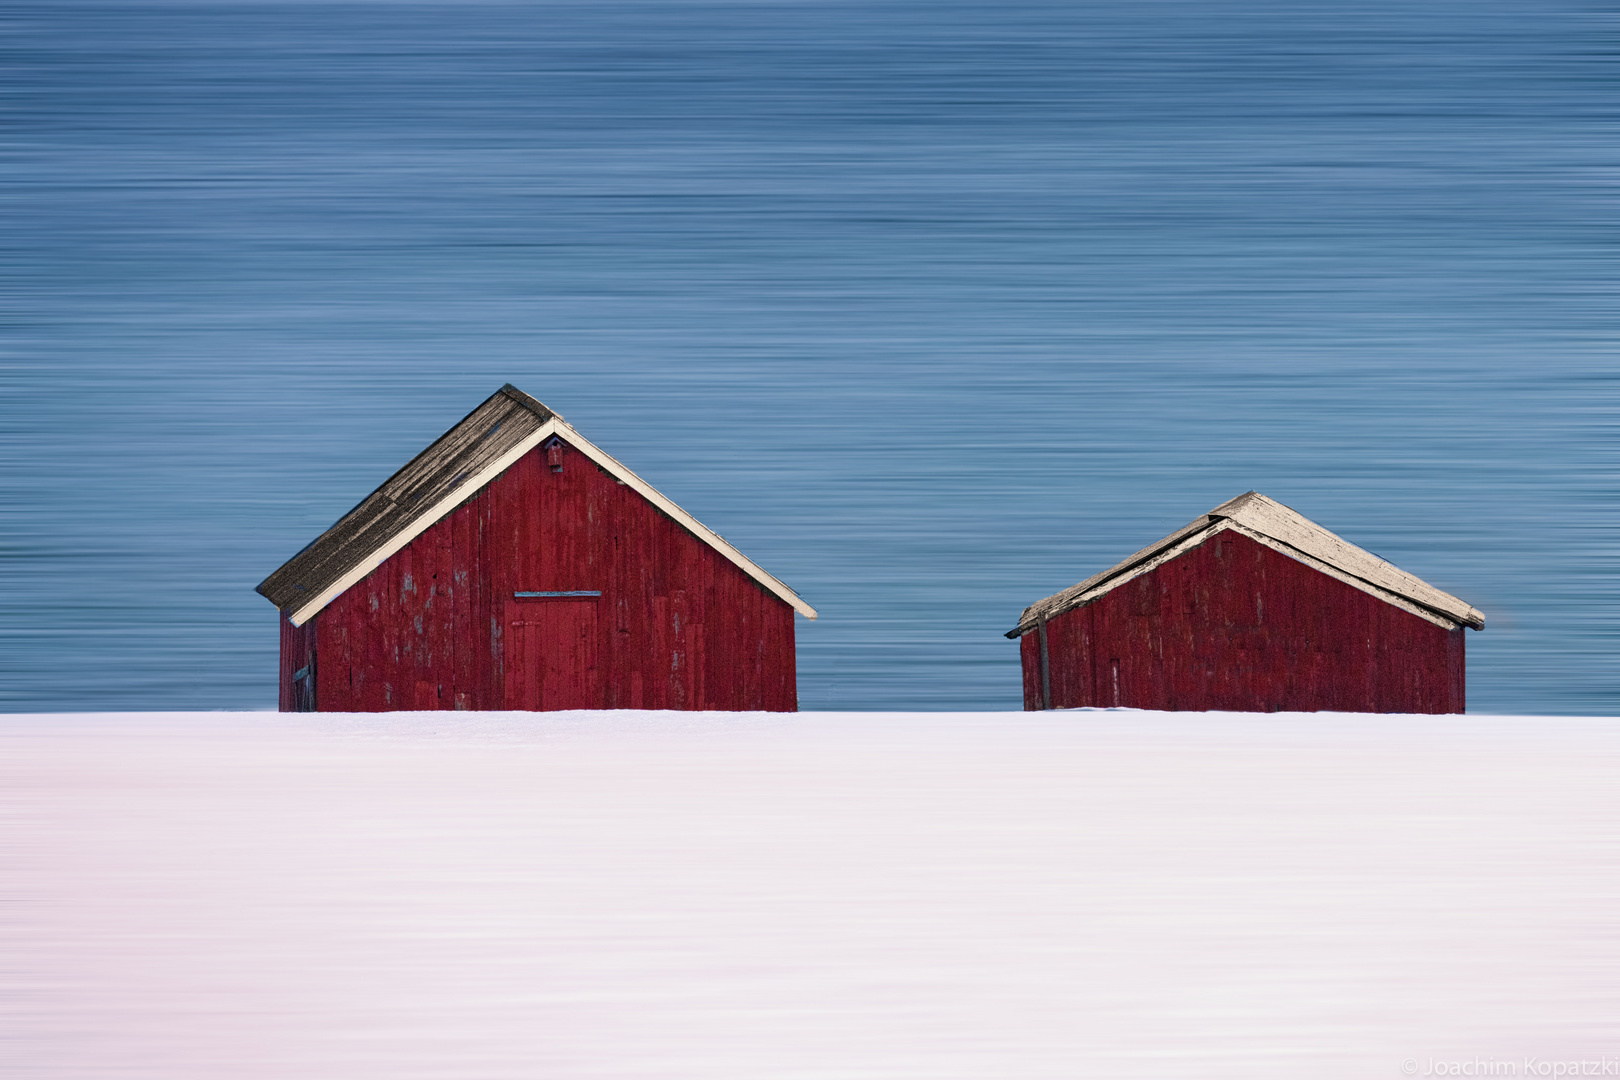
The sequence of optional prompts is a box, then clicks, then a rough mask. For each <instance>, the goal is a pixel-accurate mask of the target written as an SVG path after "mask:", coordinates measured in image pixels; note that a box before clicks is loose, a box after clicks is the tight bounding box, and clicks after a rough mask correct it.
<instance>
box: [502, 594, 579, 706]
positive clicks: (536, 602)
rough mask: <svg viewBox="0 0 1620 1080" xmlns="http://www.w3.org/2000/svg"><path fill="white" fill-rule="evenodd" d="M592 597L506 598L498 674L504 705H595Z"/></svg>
mask: <svg viewBox="0 0 1620 1080" xmlns="http://www.w3.org/2000/svg"><path fill="white" fill-rule="evenodd" d="M597 650H598V645H597V639H596V600H595V599H594V598H591V599H576V598H573V597H567V598H563V597H555V598H553V597H547V598H539V599H524V598H513V599H511V600H508V601H507V602H506V627H505V634H504V641H503V647H502V650H501V651H502V665H501V666H502V675H503V678H504V681H505V699H506V707H507V708H508V709H532V710H536V711H542V710H543V711H552V710H556V709H600V708H602V704H603V700H604V699H603V694H602V673H601V668H600V666H599V664H598V663H597V660H598V657H597Z"/></svg>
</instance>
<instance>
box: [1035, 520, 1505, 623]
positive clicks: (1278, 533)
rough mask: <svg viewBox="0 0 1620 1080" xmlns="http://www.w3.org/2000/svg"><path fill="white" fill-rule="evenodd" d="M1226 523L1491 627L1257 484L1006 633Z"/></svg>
mask: <svg viewBox="0 0 1620 1080" xmlns="http://www.w3.org/2000/svg"><path fill="white" fill-rule="evenodd" d="M1227 530H1231V531H1233V532H1238V533H1242V534H1243V535H1244V536H1247V537H1249V538H1250V539H1252V540H1256V541H1259V542H1260V543H1262V544H1264V545H1265V546H1266V547H1269V548H1271V549H1272V550H1274V551H1279V552H1281V553H1282V554H1284V555H1287V556H1288V557H1289V558H1292V559H1296V560H1298V561H1299V562H1302V563H1304V564H1305V565H1307V566H1310V567H1313V568H1314V569H1317V570H1320V571H1321V572H1322V573H1324V574H1327V575H1328V576H1329V577H1333V578H1337V579H1338V580H1340V581H1342V582H1344V583H1345V584H1347V585H1351V586H1354V587H1355V588H1357V589H1360V590H1361V591H1362V592H1365V593H1370V594H1371V595H1373V596H1376V597H1378V598H1379V599H1380V600H1383V601H1385V602H1386V603H1390V604H1394V605H1395V606H1396V607H1398V608H1402V609H1404V610H1406V611H1410V612H1411V613H1412V614H1414V615H1417V616H1418V617H1420V618H1423V619H1427V620H1428V621H1429V622H1432V623H1434V624H1435V625H1436V626H1442V627H1444V628H1445V629H1447V630H1455V629H1456V628H1457V627H1458V626H1459V625H1461V626H1470V627H1473V628H1474V629H1475V630H1482V629H1484V628H1485V616H1484V615H1483V614H1481V613H1480V612H1479V611H1477V610H1475V609H1474V608H1472V607H1470V606H1469V605H1468V604H1466V603H1464V602H1463V601H1461V600H1459V599H1457V598H1456V597H1455V596H1452V595H1451V594H1450V593H1447V592H1441V591H1440V590H1439V589H1437V588H1435V587H1434V586H1433V585H1430V584H1429V583H1428V582H1426V581H1424V580H1423V579H1421V578H1418V577H1415V576H1413V575H1412V574H1408V573H1407V572H1406V571H1405V570H1402V569H1401V568H1400V567H1398V566H1395V565H1393V564H1391V563H1387V562H1385V561H1384V560H1383V559H1380V558H1379V557H1378V556H1376V555H1374V554H1373V553H1372V552H1370V551H1363V550H1362V549H1361V548H1358V547H1356V546H1355V545H1354V544H1352V543H1350V542H1349V541H1348V540H1345V539H1344V538H1343V537H1340V536H1337V535H1335V534H1334V533H1331V532H1328V531H1327V530H1326V529H1324V528H1322V526H1320V525H1318V524H1317V523H1316V522H1314V521H1312V520H1310V519H1309V518H1307V517H1305V516H1304V515H1303V514H1301V513H1299V512H1298V511H1296V510H1292V509H1290V508H1289V507H1286V506H1284V505H1283V504H1282V503H1280V502H1277V501H1276V500H1274V499H1268V498H1266V497H1265V496H1264V495H1262V494H1260V493H1259V492H1258V491H1250V492H1246V493H1244V494H1242V495H1239V496H1238V497H1237V498H1235V499H1232V500H1231V501H1230V502H1224V503H1222V504H1221V505H1219V506H1217V507H1216V508H1215V509H1213V510H1211V511H1210V512H1209V513H1207V514H1204V515H1203V516H1201V517H1199V518H1197V519H1195V520H1194V521H1192V522H1190V523H1189V524H1187V525H1186V526H1185V527H1183V528H1180V529H1177V530H1176V531H1175V532H1173V533H1171V534H1170V535H1169V536H1166V537H1165V538H1164V539H1162V540H1160V541H1158V542H1157V543H1155V544H1149V545H1148V546H1147V547H1145V548H1143V549H1142V550H1141V551H1138V552H1137V553H1136V554H1135V555H1132V556H1131V557H1130V558H1128V559H1126V560H1124V561H1123V562H1121V563H1119V564H1117V565H1115V566H1111V567H1109V568H1108V569H1107V570H1104V571H1103V572H1102V573H1100V574H1093V575H1092V576H1091V577H1088V578H1086V580H1084V581H1082V582H1080V583H1079V584H1078V585H1071V586H1070V587H1069V588H1067V589H1064V590H1063V591H1062V592H1060V593H1057V594H1055V595H1052V596H1048V597H1047V598H1046V599H1045V600H1039V601H1037V602H1035V603H1033V604H1031V605H1030V606H1029V607H1027V608H1025V609H1024V614H1023V616H1022V617H1021V618H1020V619H1019V620H1018V625H1017V626H1016V627H1015V628H1014V629H1012V630H1010V631H1008V632H1007V636H1008V637H1010V638H1017V637H1023V636H1024V635H1025V634H1027V633H1029V632H1030V631H1031V630H1034V629H1035V628H1036V627H1037V626H1039V625H1040V624H1041V623H1042V622H1044V621H1045V620H1047V619H1053V618H1056V617H1057V616H1059V615H1062V614H1063V613H1064V612H1066V611H1073V610H1074V609H1075V608H1078V607H1085V606H1086V605H1087V604H1090V603H1092V602H1094V601H1096V600H1099V599H1101V598H1102V597H1104V596H1106V595H1107V594H1108V593H1109V592H1111V591H1112V590H1114V589H1116V588H1118V587H1119V586H1121V585H1123V584H1125V583H1126V582H1127V581H1130V580H1131V579H1132V578H1135V577H1139V576H1141V575H1142V574H1145V573H1147V572H1148V571H1150V570H1155V569H1157V568H1158V567H1160V566H1162V565H1164V564H1165V563H1167V562H1169V561H1170V560H1171V559H1174V558H1176V557H1177V556H1179V555H1182V554H1184V553H1186V552H1188V551H1191V550H1192V549H1193V548H1195V547H1197V546H1198V545H1200V544H1202V543H1203V542H1204V541H1206V540H1208V539H1210V538H1211V537H1212V536H1215V535H1216V534H1217V533H1221V532H1225V531H1227Z"/></svg>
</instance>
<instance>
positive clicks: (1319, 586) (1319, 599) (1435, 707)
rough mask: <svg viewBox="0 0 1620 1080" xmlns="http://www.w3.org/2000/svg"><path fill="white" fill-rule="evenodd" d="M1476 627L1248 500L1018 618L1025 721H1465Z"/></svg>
mask: <svg viewBox="0 0 1620 1080" xmlns="http://www.w3.org/2000/svg"><path fill="white" fill-rule="evenodd" d="M1484 625H1485V616H1484V615H1482V614H1480V613H1479V612H1478V611H1476V610H1475V609H1474V608H1472V607H1470V606H1469V605H1468V604H1466V603H1464V602H1463V601H1461V600H1459V599H1457V598H1456V597H1455V596H1452V595H1450V594H1449V593H1444V592H1441V591H1440V590H1439V589H1436V588H1435V587H1434V586H1432V585H1429V584H1427V583H1426V582H1424V581H1421V580H1420V579H1418V578H1416V577H1413V576H1412V575H1411V574H1408V573H1406V572H1405V571H1403V570H1400V569H1398V568H1397V567H1395V566H1392V565H1391V564H1389V563H1387V562H1385V561H1384V560H1382V559H1380V558H1378V556H1376V555H1373V554H1372V553H1370V552H1367V551H1363V550H1362V549H1361V548H1358V547H1356V546H1355V545H1353V544H1350V543H1348V542H1347V541H1345V540H1343V539H1342V538H1340V537H1338V536H1335V535H1334V534H1333V533H1331V532H1329V531H1328V530H1326V529H1324V528H1322V527H1321V526H1320V525H1318V524H1316V523H1315V522H1313V521H1310V520H1309V519H1307V518H1305V517H1303V516H1302V515H1300V514H1299V513H1297V512H1295V511H1293V510H1291V509H1289V508H1288V507H1286V506H1284V505H1282V504H1281V503H1278V502H1274V501H1273V500H1271V499H1268V498H1266V497H1265V496H1264V495H1261V494H1260V493H1258V492H1254V491H1251V492H1249V493H1247V494H1245V495H1240V496H1238V497H1237V498H1236V499H1233V500H1232V501H1231V502H1228V503H1224V504H1222V505H1221V506H1217V507H1216V508H1215V509H1213V510H1211V511H1210V512H1209V513H1208V514H1205V515H1203V516H1201V517H1199V518H1198V519H1197V520H1195V521H1193V522H1192V523H1191V524H1189V525H1188V526H1186V527H1185V528H1183V529H1179V530H1177V531H1176V532H1174V533H1171V534H1170V535H1169V536H1167V537H1165V538H1164V539H1163V540H1160V541H1159V542H1158V543H1156V544H1152V545H1150V546H1148V547H1146V548H1143V549H1142V550H1141V551H1139V552H1137V553H1136V554H1135V555H1132V556H1131V557H1130V558H1128V559H1126V560H1125V561H1124V562H1121V563H1119V564H1118V565H1117V566H1114V567H1111V568H1110V569H1108V570H1104V571H1103V572H1102V573H1100V574H1097V575H1094V576H1093V577H1089V578H1087V579H1086V580H1084V581H1082V582H1080V583H1079V584H1078V585H1075V586H1072V587H1071V588H1068V589H1065V590H1063V591H1062V592H1060V593H1058V594H1056V595H1055V596H1049V597H1047V598H1046V599H1045V600H1041V601H1039V602H1038V603H1035V604H1033V605H1031V606H1030V607H1028V608H1026V609H1025V611H1024V614H1023V617H1022V618H1021V619H1020V620H1019V622H1018V626H1017V627H1016V628H1015V629H1013V630H1012V631H1010V632H1009V633H1008V634H1007V636H1008V637H1010V638H1019V639H1021V641H1020V649H1021V652H1022V658H1023V667H1024V708H1025V709H1064V708H1078V707H1083V706H1093V707H1099V706H1100V707H1109V706H1125V707H1128V708H1136V709H1165V710H1209V709H1223V710H1233V711H1238V712H1278V711H1285V710H1286V711H1302V712H1310V711H1318V710H1336V711H1343V712H1379V713H1460V712H1462V711H1463V708H1464V704H1465V696H1466V685H1465V671H1464V663H1463V651H1464V650H1463V628H1464V627H1471V628H1472V629H1475V630H1479V629H1483V627H1484Z"/></svg>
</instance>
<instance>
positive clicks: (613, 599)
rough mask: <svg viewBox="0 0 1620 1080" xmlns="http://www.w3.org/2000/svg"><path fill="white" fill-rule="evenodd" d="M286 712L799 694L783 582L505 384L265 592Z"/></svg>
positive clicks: (794, 600)
mask: <svg viewBox="0 0 1620 1080" xmlns="http://www.w3.org/2000/svg"><path fill="white" fill-rule="evenodd" d="M258 591H259V592H260V593H262V594H263V595H264V596H265V597H267V598H268V599H269V600H270V601H271V602H272V603H274V604H275V605H276V607H278V608H280V609H281V708H282V709H283V710H284V711H290V712H313V711H322V712H379V711H386V710H394V709H760V710H769V711H776V712H791V711H794V710H796V709H797V708H798V687H797V673H796V670H795V657H794V642H793V629H794V628H793V613H794V611H799V612H800V613H802V614H803V615H805V616H806V617H807V618H811V619H814V618H815V617H816V612H815V610H814V609H813V608H811V607H810V605H808V604H806V603H805V602H804V601H803V600H801V599H799V597H798V595H797V594H796V593H794V591H793V590H792V589H790V588H788V587H787V586H786V585H784V584H782V582H780V581H778V580H777V579H776V578H774V577H772V576H771V575H770V574H767V573H766V572H765V571H764V570H762V569H760V568H759V567H758V566H757V565H755V564H754V563H753V562H751V561H749V560H748V559H747V558H746V557H744V556H743V554H742V553H741V552H739V551H738V550H737V549H736V548H734V547H732V546H731V545H730V544H728V543H726V542H725V541H724V540H722V539H721V538H720V537H719V536H718V535H716V534H715V533H713V532H711V531H710V530H709V529H707V528H705V527H704V526H703V525H701V524H700V523H699V522H698V521H697V520H696V519H694V518H693V517H692V516H691V515H690V514H688V513H687V512H686V511H684V510H682V509H681V508H680V507H678V506H676V505H675V504H674V503H673V502H671V501H670V500H669V499H667V498H665V497H664V496H663V495H661V494H659V492H657V491H656V490H654V488H653V487H652V485H650V484H648V483H647V482H646V481H645V480H642V479H641V478H640V477H639V476H637V475H636V474H635V473H633V472H631V471H630V470H629V469H627V468H625V467H624V466H623V465H621V464H620V463H619V462H617V461H615V460H614V459H613V458H611V457H609V456H608V455H607V454H605V453H603V452H602V451H601V450H599V449H598V448H597V447H595V446H593V445H592V444H591V443H590V442H589V441H587V440H586V439H585V438H584V437H583V436H582V435H580V434H579V432H577V431H575V430H574V429H573V428H572V427H571V426H570V425H569V424H567V423H566V422H565V421H564V420H563V418H562V417H560V416H558V415H557V414H556V413H554V412H552V411H551V410H550V409H548V408H546V407H545V406H544V405H542V404H541V403H540V402H538V401H536V400H535V399H534V398H532V397H530V396H529V395H527V394H525V393H523V392H522V391H521V390H518V389H516V388H515V387H512V386H505V387H502V388H501V389H500V390H499V391H498V392H497V393H495V394H494V396H492V397H491V398H490V399H489V400H488V401H485V402H484V403H483V404H482V405H480V406H478V408H476V409H474V410H473V411H472V412H471V413H470V414H468V416H467V417H466V419H464V420H462V421H461V423H459V424H457V425H456V426H455V427H453V428H451V429H450V430H449V431H448V432H446V433H445V434H444V435H443V436H442V437H440V438H439V439H438V441H436V442H435V443H434V444H433V445H432V446H430V447H428V448H427V449H426V450H424V451H422V453H421V454H419V455H417V457H416V458H415V459H414V460H412V461H411V462H410V464H408V465H406V466H405V467H404V468H403V469H401V470H399V472H397V473H395V474H394V475H393V476H392V477H390V478H389V480H388V481H387V482H386V483H385V484H383V485H382V487H380V488H378V489H377V490H376V491H374V492H372V493H371V495H369V496H367V497H366V499H365V501H363V502H362V503H360V505H359V506H357V507H355V508H354V509H353V510H351V511H349V513H348V514H346V515H344V517H343V518H342V519H341V520H340V521H338V523H337V524H335V525H333V526H332V527H331V528H330V529H328V530H327V531H326V532H325V533H323V534H322V535H321V536H319V537H318V538H316V540H315V542H314V543H312V544H310V545H309V546H308V547H306V548H305V549H304V550H303V551H301V552H299V553H298V554H297V555H295V556H294V557H293V558H292V559H291V560H290V561H289V562H288V563H287V564H286V565H285V566H283V567H281V569H279V570H277V571H276V572H275V573H273V574H271V575H270V576H269V577H268V578H266V579H265V580H264V582H263V583H262V584H261V585H260V586H259V590H258Z"/></svg>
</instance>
